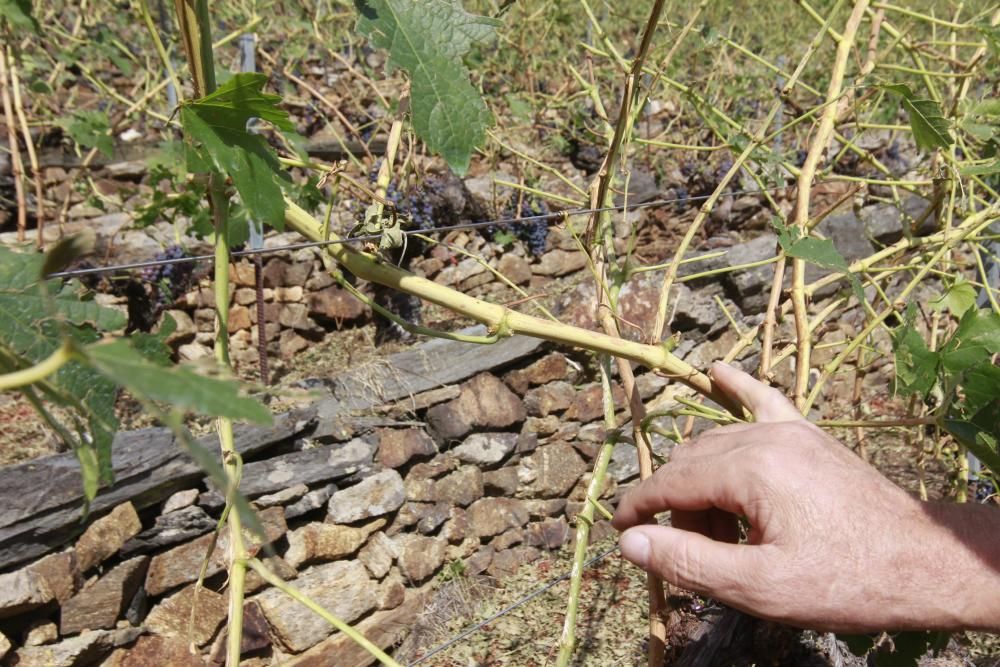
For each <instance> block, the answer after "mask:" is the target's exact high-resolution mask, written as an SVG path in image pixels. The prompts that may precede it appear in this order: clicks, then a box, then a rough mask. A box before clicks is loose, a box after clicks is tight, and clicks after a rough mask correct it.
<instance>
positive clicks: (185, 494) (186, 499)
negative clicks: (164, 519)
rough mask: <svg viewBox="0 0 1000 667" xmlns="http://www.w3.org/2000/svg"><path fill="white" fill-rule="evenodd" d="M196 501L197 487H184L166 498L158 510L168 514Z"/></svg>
mask: <svg viewBox="0 0 1000 667" xmlns="http://www.w3.org/2000/svg"><path fill="white" fill-rule="evenodd" d="M196 502H198V489H185V490H184V491H178V492H177V493H175V494H173V495H172V496H170V497H169V498H167V500H166V501H165V502H164V503H163V508H162V509H161V510H160V512H161V513H163V514H170V513H171V512H176V511H177V510H180V509H184V508H185V507H189V506H191V505H194V504H195V503H196Z"/></svg>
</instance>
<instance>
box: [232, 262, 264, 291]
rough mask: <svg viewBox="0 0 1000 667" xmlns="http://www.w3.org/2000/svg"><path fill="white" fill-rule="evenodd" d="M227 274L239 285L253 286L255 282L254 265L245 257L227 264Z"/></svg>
mask: <svg viewBox="0 0 1000 667" xmlns="http://www.w3.org/2000/svg"><path fill="white" fill-rule="evenodd" d="M229 276H230V279H231V280H232V281H233V283H234V284H236V285H239V286H241V287H253V286H254V285H256V284H257V280H256V278H255V277H254V266H253V264H251V263H250V262H249V261H247V260H245V259H241V260H240V261H238V262H236V263H235V264H230V265H229Z"/></svg>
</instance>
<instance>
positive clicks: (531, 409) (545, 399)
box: [524, 380, 604, 417]
mask: <svg viewBox="0 0 1000 667" xmlns="http://www.w3.org/2000/svg"><path fill="white" fill-rule="evenodd" d="M574 398H576V390H575V389H574V388H573V385H571V384H570V383H569V382H565V381H563V380H556V381H555V382H550V383H548V384H543V385H542V386H541V387H535V388H534V389H530V390H528V392H527V393H525V395H524V407H525V409H527V411H528V414H529V415H534V416H537V417H547V416H548V415H550V414H553V413H556V412H562V411H563V410H565V409H567V408H569V407H570V406H571V405H573V403H574ZM601 414H602V415H603V414H604V413H603V406H602V412H601Z"/></svg>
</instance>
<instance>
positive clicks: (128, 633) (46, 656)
mask: <svg viewBox="0 0 1000 667" xmlns="http://www.w3.org/2000/svg"><path fill="white" fill-rule="evenodd" d="M140 634H142V629H141V628H131V627H129V628H119V629H117V630H91V631H88V632H84V633H83V634H81V635H80V636H79V637H71V638H69V639H65V640H63V641H61V642H59V643H58V644H47V645H45V646H25V647H23V648H21V649H18V651H17V653H16V655H15V657H14V659H13V660H12V664H15V665H17V667H82V666H83V665H90V664H93V663H95V662H97V661H99V660H100V659H101V658H103V657H104V656H105V655H107V654H108V653H110V652H111V651H113V650H114V649H115V648H117V647H119V646H124V645H125V644H129V643H131V642H133V641H135V638H136V637H138V636H139V635H140ZM152 664H156V665H159V664H169V663H162V662H159V661H157V662H155V663H152ZM180 664H183V663H180Z"/></svg>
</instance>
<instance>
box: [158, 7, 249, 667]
mask: <svg viewBox="0 0 1000 667" xmlns="http://www.w3.org/2000/svg"><path fill="white" fill-rule="evenodd" d="M176 8H177V18H178V25H179V26H180V33H181V37H182V40H183V43H184V49H185V52H186V54H187V57H188V63H189V64H190V70H191V74H192V77H193V78H194V89H195V97H196V98H197V97H203V96H205V95H208V94H210V93H212V92H214V91H215V64H214V60H213V57H212V38H211V23H210V19H209V12H208V0H176ZM154 32H155V31H154ZM179 91H180V89H179V88H178V92H179ZM209 202H210V204H211V208H212V221H213V225H214V227H215V275H214V289H215V314H216V318H215V327H216V331H215V350H214V352H215V360H216V362H217V363H218V364H219V366H221V367H222V368H225V369H227V370H228V369H230V366H231V365H230V360H229V199H228V196H227V195H226V183H225V177H224V176H223V175H222V174H219V173H212V174H211V176H210V177H209ZM261 324H263V323H261ZM216 429H217V431H218V434H219V447H220V449H221V451H222V463H223V466H224V468H225V471H226V478H227V482H228V486H229V488H228V489H227V506H228V505H230V504H231V497H232V494H233V493H234V492H236V490H237V488H238V486H239V477H240V460H239V454H238V453H237V452H236V445H235V442H234V440H233V421H232V419H230V418H228V417H220V418H219V419H218V421H217V422H216ZM227 523H228V526H229V554H228V560H229V624H228V635H227V637H226V667H238V665H239V663H240V644H241V643H242V640H243V599H244V595H245V585H246V567H247V550H246V545H245V544H244V542H243V524H242V521H241V519H240V513H239V512H232V511H230V512H229V516H228V520H227ZM192 613H193V610H192Z"/></svg>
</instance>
